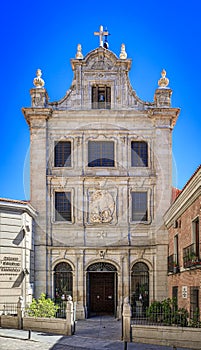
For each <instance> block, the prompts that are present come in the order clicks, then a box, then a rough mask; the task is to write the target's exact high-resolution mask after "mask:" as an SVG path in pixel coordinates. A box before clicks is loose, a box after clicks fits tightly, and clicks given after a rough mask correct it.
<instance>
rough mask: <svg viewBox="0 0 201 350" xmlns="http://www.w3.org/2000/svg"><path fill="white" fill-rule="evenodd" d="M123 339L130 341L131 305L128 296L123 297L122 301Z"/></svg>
mask: <svg viewBox="0 0 201 350" xmlns="http://www.w3.org/2000/svg"><path fill="white" fill-rule="evenodd" d="M122 316H123V317H122V322H123V340H124V341H126V342H130V341H131V306H130V304H129V302H128V297H127V298H125V299H124V303H123V313H122Z"/></svg>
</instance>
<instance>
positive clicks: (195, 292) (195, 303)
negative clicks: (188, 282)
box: [190, 287, 199, 318]
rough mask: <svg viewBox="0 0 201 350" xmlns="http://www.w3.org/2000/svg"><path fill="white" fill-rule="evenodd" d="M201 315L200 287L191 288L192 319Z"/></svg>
mask: <svg viewBox="0 0 201 350" xmlns="http://www.w3.org/2000/svg"><path fill="white" fill-rule="evenodd" d="M198 313H199V287H190V318H194V317H195V316H196V315H197V314H198Z"/></svg>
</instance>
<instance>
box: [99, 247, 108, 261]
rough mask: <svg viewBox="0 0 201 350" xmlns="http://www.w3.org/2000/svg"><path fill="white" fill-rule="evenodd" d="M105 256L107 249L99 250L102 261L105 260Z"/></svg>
mask: <svg viewBox="0 0 201 350" xmlns="http://www.w3.org/2000/svg"><path fill="white" fill-rule="evenodd" d="M105 254H106V249H105V250H99V256H100V258H101V259H104V257H105Z"/></svg>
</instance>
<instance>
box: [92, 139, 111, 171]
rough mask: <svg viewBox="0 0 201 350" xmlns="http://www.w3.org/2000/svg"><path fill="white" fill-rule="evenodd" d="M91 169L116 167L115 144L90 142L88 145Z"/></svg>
mask: <svg viewBox="0 0 201 350" xmlns="http://www.w3.org/2000/svg"><path fill="white" fill-rule="evenodd" d="M88 166H89V167H114V142H113V141H89V143H88Z"/></svg>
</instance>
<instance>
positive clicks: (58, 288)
mask: <svg viewBox="0 0 201 350" xmlns="http://www.w3.org/2000/svg"><path fill="white" fill-rule="evenodd" d="M72 294H73V276H72V268H71V266H70V265H69V264H68V263H66V262H61V263H59V264H57V265H56V266H55V268H54V296H55V300H60V299H66V298H67V296H68V295H71V296H72Z"/></svg>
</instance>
